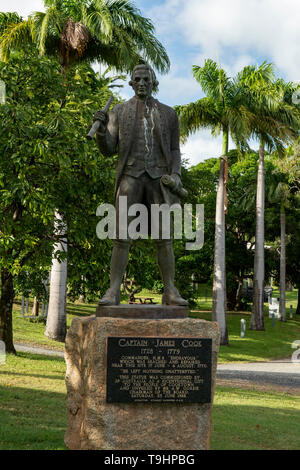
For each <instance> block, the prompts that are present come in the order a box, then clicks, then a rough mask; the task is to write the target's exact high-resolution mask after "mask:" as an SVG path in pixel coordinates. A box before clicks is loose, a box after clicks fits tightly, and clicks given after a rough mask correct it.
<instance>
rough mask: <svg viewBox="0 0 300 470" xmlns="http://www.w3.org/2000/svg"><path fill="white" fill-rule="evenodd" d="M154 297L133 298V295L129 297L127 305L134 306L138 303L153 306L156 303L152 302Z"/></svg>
mask: <svg viewBox="0 0 300 470" xmlns="http://www.w3.org/2000/svg"><path fill="white" fill-rule="evenodd" d="M153 299H154V297H135V296H134V295H131V296H130V298H129V303H130V304H136V303H138V302H140V304H143V305H145V304H150V305H155V304H156V302H153Z"/></svg>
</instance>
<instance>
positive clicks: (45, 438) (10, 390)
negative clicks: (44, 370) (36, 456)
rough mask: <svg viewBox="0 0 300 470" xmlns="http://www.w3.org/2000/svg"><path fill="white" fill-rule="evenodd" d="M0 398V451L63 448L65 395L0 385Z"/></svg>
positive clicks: (65, 416)
mask: <svg viewBox="0 0 300 470" xmlns="http://www.w3.org/2000/svg"><path fill="white" fill-rule="evenodd" d="M44 377H45V376H44ZM0 397H1V400H0V422H1V426H0V449H2V450H3V449H6V450H12V449H16V450H23V449H27V450H28V449H30V450H31V449H32V450H37V449H41V450H42V449H47V450H62V449H66V447H65V445H64V442H63V440H64V433H65V430H66V426H67V413H66V395H65V394H63V393H58V392H48V391H47V392H45V391H42V390H30V389H27V388H20V387H5V386H4V387H3V386H0Z"/></svg>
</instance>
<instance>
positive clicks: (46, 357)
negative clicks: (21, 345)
mask: <svg viewBox="0 0 300 470" xmlns="http://www.w3.org/2000/svg"><path fill="white" fill-rule="evenodd" d="M38 347H40V346H38ZM15 357H24V358H25V359H30V360H31V361H43V362H47V361H48V362H58V361H60V362H65V360H64V358H63V357H60V356H54V355H53V356H50V355H46V354H35V353H30V352H21V351H18V352H17V356H15Z"/></svg>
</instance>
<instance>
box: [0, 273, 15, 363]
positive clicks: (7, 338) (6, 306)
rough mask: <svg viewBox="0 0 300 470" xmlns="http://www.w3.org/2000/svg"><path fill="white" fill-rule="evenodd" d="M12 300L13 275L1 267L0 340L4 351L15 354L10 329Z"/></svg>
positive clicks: (11, 330)
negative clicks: (3, 345)
mask: <svg viewBox="0 0 300 470" xmlns="http://www.w3.org/2000/svg"><path fill="white" fill-rule="evenodd" d="M13 300H14V283H13V276H12V274H11V273H10V272H9V271H7V270H6V269H3V270H2V271H1V296H0V341H3V342H4V344H5V350H6V352H8V353H13V354H16V350H15V348H14V343H13V329H12V311H13Z"/></svg>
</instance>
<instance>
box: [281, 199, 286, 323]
mask: <svg viewBox="0 0 300 470" xmlns="http://www.w3.org/2000/svg"><path fill="white" fill-rule="evenodd" d="M285 226H286V218H285V211H284V204H283V203H282V204H281V214H280V230H281V249H280V307H279V309H280V310H279V311H280V314H281V320H282V321H286V308H285V287H286V256H285Z"/></svg>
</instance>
